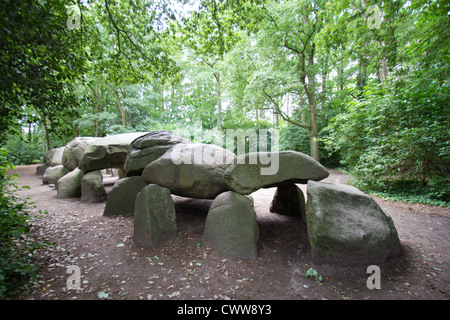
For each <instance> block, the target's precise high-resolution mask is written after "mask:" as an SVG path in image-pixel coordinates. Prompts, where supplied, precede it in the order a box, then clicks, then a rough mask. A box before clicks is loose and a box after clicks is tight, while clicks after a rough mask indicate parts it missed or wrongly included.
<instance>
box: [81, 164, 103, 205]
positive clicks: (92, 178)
mask: <svg viewBox="0 0 450 320" xmlns="http://www.w3.org/2000/svg"><path fill="white" fill-rule="evenodd" d="M105 200H106V190H105V186H104V185H103V175H102V173H101V172H100V171H99V170H96V171H91V172H88V173H86V174H85V175H84V176H83V178H81V202H91V203H94V202H102V201H105Z"/></svg>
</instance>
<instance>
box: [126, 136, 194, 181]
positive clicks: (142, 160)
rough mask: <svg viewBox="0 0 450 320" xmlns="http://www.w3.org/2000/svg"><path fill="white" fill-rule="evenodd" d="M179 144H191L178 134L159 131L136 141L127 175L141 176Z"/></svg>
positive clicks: (128, 164)
mask: <svg viewBox="0 0 450 320" xmlns="http://www.w3.org/2000/svg"><path fill="white" fill-rule="evenodd" d="M178 143H190V142H189V141H188V140H186V139H185V138H183V137H181V136H179V135H177V134H176V133H173V132H170V131H165V130H157V131H153V132H150V133H148V134H146V135H143V136H141V137H139V138H137V139H135V140H134V141H133V142H132V143H131V146H130V152H129V154H128V156H127V159H126V161H125V166H124V170H125V175H126V176H128V177H130V176H138V175H141V173H142V171H143V170H144V168H145V167H146V166H147V165H148V164H149V163H151V162H153V161H155V160H156V159H158V158H159V157H160V156H162V155H163V154H164V153H165V152H166V151H167V150H169V149H170V148H171V147H172V146H174V145H175V144H178Z"/></svg>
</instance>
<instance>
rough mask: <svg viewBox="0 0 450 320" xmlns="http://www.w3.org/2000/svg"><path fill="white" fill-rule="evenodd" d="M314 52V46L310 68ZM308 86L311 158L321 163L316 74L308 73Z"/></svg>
mask: <svg viewBox="0 0 450 320" xmlns="http://www.w3.org/2000/svg"><path fill="white" fill-rule="evenodd" d="M314 51H315V46H314V44H313V46H312V49H311V51H310V52H309V55H308V66H309V67H312V66H313V64H314ZM307 76H308V84H306V83H304V88H305V91H306V96H307V97H308V102H309V141H310V142H309V143H310V150H311V151H310V152H311V157H312V158H313V159H314V160H316V161H317V162H319V141H318V135H317V110H316V109H317V102H316V81H315V74H314V72H311V71H308V73H307Z"/></svg>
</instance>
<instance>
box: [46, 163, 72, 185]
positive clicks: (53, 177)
mask: <svg viewBox="0 0 450 320" xmlns="http://www.w3.org/2000/svg"><path fill="white" fill-rule="evenodd" d="M67 172H68V171H67V169H66V168H64V166H63V165H62V164H60V165H57V166H54V167H48V168H47V169H46V170H45V172H44V175H43V177H42V183H48V184H56V182H57V181H58V180H59V179H60V178H62V177H63V176H64V175H66V174H67Z"/></svg>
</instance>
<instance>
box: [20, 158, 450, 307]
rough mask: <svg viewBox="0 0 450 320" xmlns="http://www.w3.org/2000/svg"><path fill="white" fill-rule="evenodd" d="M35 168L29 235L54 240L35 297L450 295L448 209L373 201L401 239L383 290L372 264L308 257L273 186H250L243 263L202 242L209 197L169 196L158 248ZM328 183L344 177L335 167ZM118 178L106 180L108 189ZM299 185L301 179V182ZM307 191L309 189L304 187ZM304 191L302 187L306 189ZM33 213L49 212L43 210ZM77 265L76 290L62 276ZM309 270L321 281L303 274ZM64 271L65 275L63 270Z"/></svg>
mask: <svg viewBox="0 0 450 320" xmlns="http://www.w3.org/2000/svg"><path fill="white" fill-rule="evenodd" d="M35 169H36V166H19V167H17V169H16V170H14V173H16V174H18V175H19V180H18V184H19V185H21V186H24V185H26V186H30V189H29V190H23V191H21V192H22V194H23V196H24V197H30V198H31V200H32V201H34V202H35V205H36V218H35V220H34V221H33V228H32V234H33V235H34V236H36V237H38V238H39V239H41V240H44V241H48V242H52V243H54V244H55V245H54V246H49V247H48V248H47V249H45V250H40V251H39V252H38V253H37V258H38V260H39V263H40V264H41V276H40V277H39V278H38V280H37V281H36V282H35V283H34V284H33V285H32V286H31V290H30V292H29V293H27V294H24V295H22V296H19V297H17V298H16V299H27V300H28V299H33V300H34V299H35V300H56V299H58V300H71V299H80V300H98V299H108V300H110V299H114V300H136V299H139V300H162V299H182V300H191V299H225V300H227V299H238V300H248V299H257V300H265V299H274V300H312V299H314V300H318V299H332V300H340V299H357V300H364V299H389V300H391V299H432V300H448V299H449V297H450V296H449V293H450V282H449V279H450V277H449V275H450V269H449V268H450V267H449V248H450V239H449V230H450V228H449V227H450V208H442V207H433V206H426V205H418V204H409V203H403V202H392V201H388V200H383V199H380V198H376V197H375V200H376V201H377V203H378V204H379V205H380V206H381V207H382V208H383V209H384V210H385V212H387V213H388V214H389V215H390V216H391V217H392V218H393V220H394V223H395V226H396V228H397V231H398V233H399V237H400V240H401V243H402V254H401V256H400V257H399V258H397V259H395V260H392V261H389V262H386V263H384V264H380V265H379V267H380V268H381V289H368V288H367V285H366V281H367V278H368V277H369V276H370V275H371V274H370V273H367V267H368V266H358V267H337V266H332V265H326V264H324V265H318V264H315V263H314V262H313V261H312V258H311V252H310V246H309V244H308V239H307V233H306V225H305V223H304V222H303V221H301V220H299V219H296V218H290V217H285V216H281V215H278V214H273V213H270V212H269V205H270V202H271V200H272V197H273V193H274V191H275V189H274V188H271V189H261V190H259V191H257V192H255V193H253V197H254V200H255V211H256V213H257V220H258V224H259V230H260V236H259V259H258V260H255V261H243V260H238V259H233V258H230V257H229V256H225V255H223V254H221V253H219V252H217V251H215V250H213V249H211V248H208V247H207V246H204V245H202V234H203V226H204V222H205V219H206V214H207V211H208V207H209V205H210V204H211V201H210V200H193V199H186V198H181V197H175V196H174V201H175V206H176V211H177V227H178V236H177V237H176V238H175V239H172V240H170V241H168V242H167V243H166V244H165V245H164V246H162V247H161V248H159V249H156V250H147V249H142V248H141V247H139V246H138V245H136V244H135V243H134V242H133V240H132V238H131V236H132V233H133V217H132V216H123V217H103V208H104V206H105V203H104V202H103V203H95V204H91V203H81V202H80V199H57V198H56V190H55V188H54V187H50V186H49V185H43V184H42V183H41V177H40V176H36V175H35ZM330 172H331V175H330V177H329V178H327V179H326V180H324V181H328V182H334V183H345V181H346V180H347V177H346V176H345V175H343V174H342V173H340V172H339V171H336V170H330ZM114 179H116V178H105V180H104V181H105V185H106V188H107V191H109V190H110V189H111V187H112V184H113V183H114V181H115V180H114ZM299 186H301V185H299ZM301 188H302V189H303V191H305V186H301ZM305 195H306V193H305ZM37 210H46V211H47V212H48V214H45V215H39V214H37ZM69 266H76V267H78V268H79V271H80V276H81V278H80V280H81V282H80V289H68V287H67V281H68V280H71V279H72V278H73V277H74V276H76V273H73V272H74V271H72V270H75V269H76V267H75V269H74V268H73V267H71V268H69ZM309 268H313V269H315V270H316V271H317V272H318V273H319V274H320V275H321V276H322V278H323V279H322V281H321V282H320V283H316V282H315V281H313V279H311V278H306V277H305V276H304V273H305V271H306V270H308V269H309ZM68 271H69V273H68Z"/></svg>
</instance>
